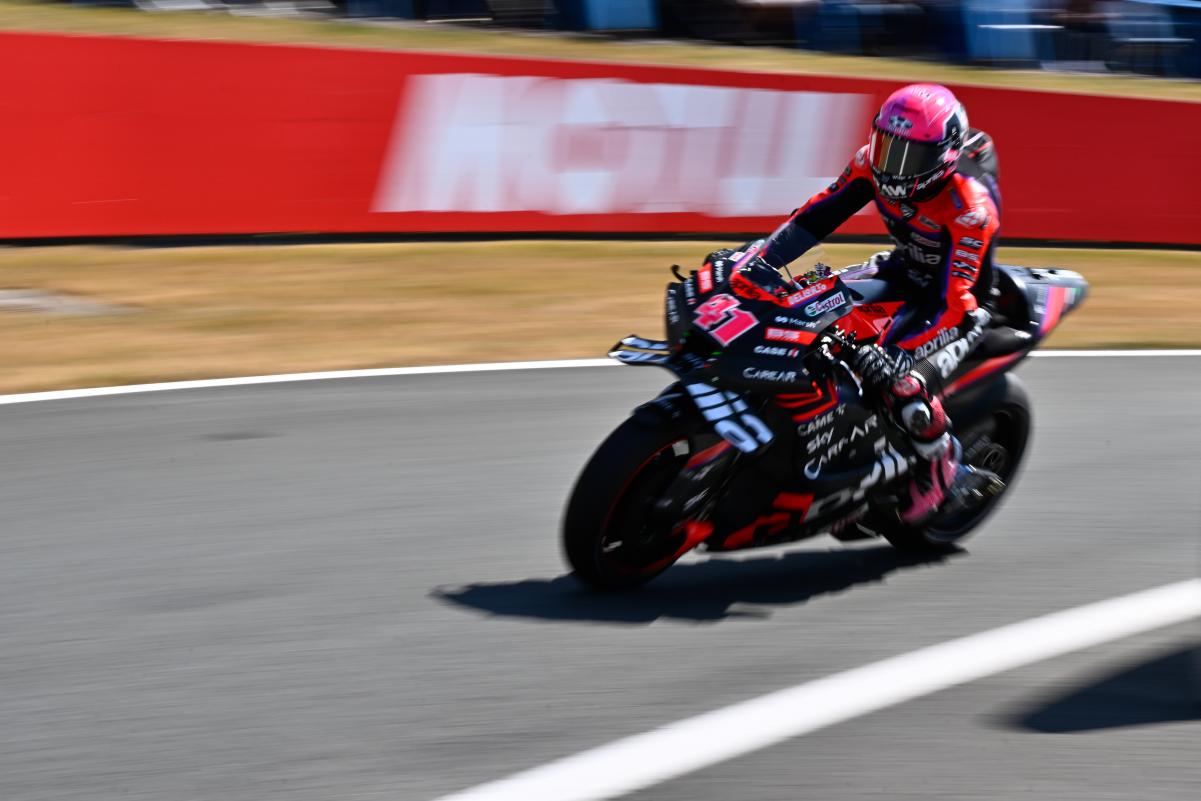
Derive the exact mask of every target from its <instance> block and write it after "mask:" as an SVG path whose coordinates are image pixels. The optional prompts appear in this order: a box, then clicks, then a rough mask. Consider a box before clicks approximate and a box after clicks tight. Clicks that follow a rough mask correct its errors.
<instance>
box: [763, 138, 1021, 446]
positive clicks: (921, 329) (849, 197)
mask: <svg viewBox="0 0 1201 801" xmlns="http://www.w3.org/2000/svg"><path fill="white" fill-rule="evenodd" d="M963 153H964V155H962V156H961V157H960V159H959V162H958V165H957V170H956V172H954V173H953V174H952V175H951V176H950V177H949V178H948V179H946V181H945V182H943V183H942V184H941V185H939V186H937V187H935V188H933V191H932V192H930V193H929V195H928V196H925V197H923V196H919V197H918V198H916V199H913V200H902V201H896V200H889V199H886V198H885V197H883V196H882V195H881V194H880V193H879V192H878V191H877V189H876V185H875V183H874V182H873V180H872V173H871V169H870V167H869V165H868V147H867V146H864V147H863V148H861V149H860V150H859V151H858V152H857V153H855V155H854V157H853V158H852V159H851V162H850V164H848V165H847V168H846V169H845V170H844V171H843V172H842V174H841V175H840V176H839V177H838V179H837V180H835V181H834V183H832V184H830V185H829V186H828V187H827V188H826V189H825V190H823V191H822V192H819V193H818V194H816V195H814V196H813V197H812V198H810V199H809V200H808V201H807V202H806V203H805V205H803V206H801V207H800V208H799V209H797V210H796V211H795V212H793V214H792V217H791V218H790V219H789V221H788V223H787V225H786V226H784V227H782V228H781V229H780V230H779V231H778V232H777V233H776V234H775V235H774V236H773V237H772V240H771V241H770V243H769V245H768V247H767V253H766V254H765V255H764V258H765V259H766V260H767V261H768V262H769V263H771V264H772V265H774V266H776V267H779V266H781V265H784V264H787V263H788V262H791V261H792V260H793V259H795V258H797V257H798V256H800V255H801V254H802V253H804V252H805V251H806V250H808V249H809V248H810V247H812V246H813V245H814V244H816V243H817V242H818V241H820V240H822V239H824V238H826V237H827V236H829V235H830V234H831V233H833V232H834V231H835V229H837V228H838V227H839V226H840V225H842V224H843V223H844V222H846V221H847V220H848V219H850V217H851V216H852V215H854V214H855V213H856V212H858V211H859V210H860V209H862V208H863V207H864V206H866V205H867V204H868V203H874V204H875V206H876V210H877V211H879V213H880V216H881V217H882V218H883V220H884V224H885V226H887V228H888V233H889V235H890V236H891V237H892V240H893V242H894V243H895V245H896V247H895V249H894V250H893V251H892V253H891V254H890V255H889V257H888V258H887V259H886V260H884V261H882V262H879V263H878V266H879V268H880V270H879V274H878V275H877V276H876V277H877V278H881V279H883V280H885V281H887V282H888V283H889V284H890V287H891V289H892V290H893V292H895V299H896V300H903V301H904V302H905V303H904V305H903V306H902V308H901V310H900V312H899V313H898V315H897V317H896V318H895V319H896V322H895V323H894V324H893V325H892V327H891V328H889V329H887V330H886V331H885V332H884V336H883V337H882V341H881V342H880V343H879V344H881V345H883V346H885V348H886V350H888V351H889V352H891V353H892V354H894V355H895V357H896V359H897V361H898V362H899V363H900V365H901V366H903V367H908V368H909V375H910V376H914V377H915V378H916V379H917V380H918V382H920V383H921V384H923V386H921V387H913V386H910V390H912V391H913V392H914V393H915V394H916V393H919V392H920V394H921V396H923V397H925V398H930V399H932V400H933V405H934V408H933V409H932V416H933V417H934V418H935V419H932V420H930V421H929V425H926V426H919V428H918V429H917V430H915V429H913V428H911V429H910V433H911V434H913V435H915V437H916V438H918V439H923V438H926V439H930V440H933V439H934V438H936V437H939V436H941V435H942V433H943V432H944V431H945V430H946V423H945V417H944V416H943V414H942V410H941V404H939V403H938V401H937V394H938V392H940V391H941V387H942V382H943V381H944V380H945V379H946V378H947V377H948V376H949V375H950V374H951V373H952V372H953V371H954V370H955V368H957V367H958V366H959V364H960V363H961V362H962V361H963V359H964V358H965V357H966V356H967V355H968V354H969V353H970V352H971V350H972V349H973V347H974V346H975V344H976V343H977V341H978V340H979V338H980V337H981V335H982V333H983V327H984V326H985V325H987V321H988V315H987V312H985V311H983V310H982V308H981V307H982V306H983V305H984V304H985V303H986V302H987V301H988V299H989V292H990V291H991V287H992V261H993V250H994V246H995V243H996V239H997V231H998V229H999V227H1000V213H999V207H1000V193H999V191H998V188H997V183H996V175H997V169H996V156H995V152H994V149H993V144H992V140H991V139H990V138H989V137H988V136H987V135H985V134H983V133H982V132H980V131H975V130H972V131H969V132H968V135H967V137H966V138H965V142H964V148H963ZM909 360H912V366H911V367H910V365H909V364H908V361H909ZM905 392H906V389H905V386H899V387H896V388H894V394H898V393H900V394H901V395H902V397H903V396H904V393H905ZM939 418H942V419H939ZM906 423H907V424H908V423H909V421H906ZM922 429H926V430H922ZM923 435H924V436H923Z"/></svg>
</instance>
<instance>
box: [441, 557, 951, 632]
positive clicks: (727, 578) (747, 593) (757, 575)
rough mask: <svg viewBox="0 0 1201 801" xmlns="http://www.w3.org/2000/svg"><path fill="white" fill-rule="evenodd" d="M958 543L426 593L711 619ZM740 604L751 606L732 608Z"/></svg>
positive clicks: (588, 612) (587, 611)
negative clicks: (610, 582) (630, 585)
mask: <svg viewBox="0 0 1201 801" xmlns="http://www.w3.org/2000/svg"><path fill="white" fill-rule="evenodd" d="M962 553H966V552H965V551H963V550H959V549H956V550H952V551H949V552H946V553H942V554H906V553H902V552H900V551H897V550H896V549H894V548H892V547H891V546H887V545H885V546H877V547H873V548H857V549H841V550H833V551H799V552H792V553H785V554H773V555H770V556H763V557H758V558H752V559H730V558H722V557H716V558H710V559H707V560H705V561H699V562H688V563H684V564H677V565H675V566H673V567H672V568H671V569H670V570H668V571H667V572H666V573H664V574H663V575H662V576H660V577H659V578H657V579H655V581H653V582H652V583H650V584H648V585H647V586H645V587H643V588H641V589H638V590H633V591H630V592H626V593H595V592H590V591H588V590H586V589H583V588H582V587H581V586H580V584H579V583H578V582H577V581H575V579H573V578H571V577H570V576H560V577H558V578H554V579H526V580H524V581H513V582H501V583H498V584H467V585H464V586H461V587H439V588H437V589H435V590H434V591H433V592H432V593H431V594H432V595H433V597H435V598H438V599H440V600H443V601H446V602H448V603H452V604H457V605H459V606H465V607H468V608H470V609H477V610H480V611H483V612H487V613H489V614H492V615H499V616H503V617H525V618H539V619H542V620H571V621H588V622H597V623H622V624H635V625H637V624H647V623H651V622H654V621H656V620H659V619H661V618H668V619H675V620H685V621H691V622H698V623H699V622H716V621H720V620H727V619H730V618H750V619H761V618H766V617H769V616H770V614H771V613H770V612H769V611H768V610H767V609H766V608H764V607H771V606H792V605H796V604H802V603H805V602H807V601H809V600H811V599H813V598H817V597H819V596H822V595H830V594H833V593H839V592H844V591H846V590H849V589H851V588H852V587H856V586H858V585H861V584H875V583H879V582H882V581H883V580H884V577H885V576H887V575H888V574H889V573H892V572H894V571H897V570H903V569H907V568H914V567H919V566H923V565H935V564H940V563H943V562H945V561H946V560H947V559H950V558H953V557H954V556H956V555H958V554H962ZM743 604H746V605H750V606H751V607H752V608H749V609H746V608H740V607H741V606H742V605H743Z"/></svg>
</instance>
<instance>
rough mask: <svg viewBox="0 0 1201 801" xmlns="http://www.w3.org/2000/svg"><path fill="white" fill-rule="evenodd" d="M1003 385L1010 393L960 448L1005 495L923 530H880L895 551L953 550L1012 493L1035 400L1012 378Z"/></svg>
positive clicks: (895, 524)
mask: <svg viewBox="0 0 1201 801" xmlns="http://www.w3.org/2000/svg"><path fill="white" fill-rule="evenodd" d="M1004 380H1005V381H1006V387H1005V392H1004V394H1003V395H1002V397H1001V399H1000V400H999V402H998V403H996V404H995V405H993V406H992V409H991V411H990V412H989V413H988V414H987V415H985V416H984V417H983V419H982V420H980V421H979V422H977V423H974V424H973V425H972V426H971V427H970V428H967V429H966V431H965V433H964V435H963V438H962V439H961V444H962V445H963V462H964V464H969V465H972V466H973V467H980V468H984V469H985V470H991V471H992V472H994V473H996V474H997V475H999V476H1000V477H1001V480H1002V481H1004V482H1005V489H1003V490H1002V491H1001V492H1000V493H998V494H997V495H994V496H992V497H990V498H988V499H986V500H985V501H984V502H982V503H981V504H980V505H979V506H976V507H974V508H971V509H966V510H963V511H960V512H953V513H943V514H940V515H936V516H935V517H934V518H933V519H931V520H929V521H928V522H926V523H925V524H924V525H922V526H919V527H913V526H906V525H904V524H903V523H901V522H900V521H895V520H894V521H892V522H890V523H888V524H886V525H883V526H877V527H876V529H877V530H878V531H879V533H881V534H883V535H884V537H885V538H886V539H887V540H888V541H889V542H890V543H891V544H892V545H893V547H895V548H898V549H900V550H903V551H911V552H924V553H930V552H938V551H949V550H953V549H954V548H955V547H956V546H957V545H958V544H959V542H960V541H962V540H963V539H965V538H966V537H967V536H968V535H969V534H971V533H972V532H973V531H975V530H976V528H977V527H979V526H980V524H981V523H983V522H984V521H985V520H986V519H987V518H988V516H989V515H991V514H992V513H993V511H994V510H995V509H996V508H997V505H998V504H999V503H1000V502H1001V499H1002V498H1004V497H1005V494H1006V493H1007V492H1009V490H1010V489H1011V488H1012V487H1013V483H1014V482H1015V481H1016V480H1017V476H1018V472H1019V470H1020V468H1021V465H1022V459H1023V458H1024V457H1025V455H1026V446H1027V444H1028V443H1029V441H1030V431H1031V415H1030V400H1029V397H1028V396H1027V395H1026V390H1025V389H1024V388H1023V387H1022V384H1021V382H1020V381H1018V380H1017V379H1016V378H1014V377H1013V376H1006V377H1005V379H1004Z"/></svg>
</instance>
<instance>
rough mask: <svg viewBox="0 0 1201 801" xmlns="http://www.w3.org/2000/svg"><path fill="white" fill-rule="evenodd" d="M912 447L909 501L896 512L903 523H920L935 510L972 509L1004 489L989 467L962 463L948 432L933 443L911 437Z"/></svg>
mask: <svg viewBox="0 0 1201 801" xmlns="http://www.w3.org/2000/svg"><path fill="white" fill-rule="evenodd" d="M913 447H914V450H915V451H916V453H917V456H918V459H917V464H916V465H915V466H914V474H913V481H912V482H911V484H910V487H909V498H910V503H909V506H908V507H907V508H906V509H905V510H904V511H902V512H901V513H900V517H901V520H902V521H903V522H904V523H905V524H907V525H910V526H917V525H921V524H922V523H924V522H925V521H926V520H928V519H929V518H930V517H931V516H932V515H933V514H934V513H935V512H938V511H942V512H961V511H966V510H968V509H974V508H976V507H977V506H979V505H980V504H981V503H983V502H984V501H985V500H987V499H988V498H991V497H993V496H995V495H999V494H1000V492H1001V490H1003V489H1004V488H1005V482H1004V481H1002V480H1001V477H1000V476H998V475H997V474H996V473H994V472H992V471H991V470H984V469H983V468H979V467H972V466H971V465H965V464H962V463H961V462H960V456H961V447H960V445H959V440H957V439H955V438H954V437H952V436H951V435H950V434H949V433H944V434H943V435H942V436H941V437H939V438H938V440H936V441H935V442H920V441H917V440H915V441H914V442H913Z"/></svg>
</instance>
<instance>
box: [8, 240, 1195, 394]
mask: <svg viewBox="0 0 1201 801" xmlns="http://www.w3.org/2000/svg"><path fill="white" fill-rule="evenodd" d="M717 246H719V243H711V242H682V241H681V242H658V243H645V242H563V241H555V242H540V241H514V242H488V243H405V244H353V245H299V246H250V247H196V248H165V249H150V248H119V247H61V248H60V247H55V248H29V249H21V248H18V249H7V250H0V288H34V289H40V290H45V291H50V292H57V293H68V294H72V295H78V296H81V297H83V298H84V299H88V300H92V301H97V302H101V303H106V304H113V305H115V306H119V307H124V308H125V309H126V311H125V312H124V313H119V314H112V315H106V316H55V315H50V314H43V313H34V312H15V311H8V312H0V336H3V339H4V341H5V342H6V343H8V345H7V347H6V348H5V352H6V359H5V370H4V373H3V375H2V376H0V391H4V392H18V391H29V390H38V389H55V388H65V387H80V386H102V385H110V384H124V383H138V382H145V381H157V380H174V379H188V378H207V377H214V376H230V375H252V374H259V373H279V372H292V371H305V370H323V369H342V368H357V367H377V366H397V365H416V364H434V363H461V362H474V361H512V360H520V359H550V358H570V357H589V356H599V355H602V354H603V353H604V351H605V350H606V348H607V347H608V346H609V345H610V344H612V342H614V341H615V340H616V339H617V338H619V337H621V336H624V335H625V334H628V333H630V332H635V331H636V332H639V333H643V334H646V335H651V336H655V335H658V334H659V332H660V331H661V330H662V323H661V319H660V314H661V295H662V287H663V285H664V283H665V282H666V281H667V280H668V279H669V274H668V271H667V267H668V265H670V264H672V263H673V262H676V263H680V264H685V265H689V264H696V263H697V262H698V261H699V259H700V258H701V257H703V255H704V254H705V253H706V252H708V251H709V250H711V249H713V248H715V247H717ZM874 249H875V248H873V247H872V246H868V245H857V246H855V245H838V246H832V247H829V248H828V249H827V253H828V260H829V261H830V262H831V263H833V264H836V265H840V264H845V263H850V262H852V261H855V260H858V259H861V258H863V257H864V256H865V255H866V254H868V253H870V252H871V251H872V250H874ZM1003 256H1004V258H1006V259H1007V260H1009V261H1013V262H1017V263H1024V264H1030V265H1037V266H1062V267H1069V268H1072V269H1076V270H1079V271H1081V272H1083V273H1084V274H1085V275H1086V276H1087V277H1088V278H1089V280H1090V281H1091V282H1092V285H1093V296H1092V297H1091V298H1090V299H1089V301H1088V303H1087V304H1086V306H1085V307H1084V308H1083V309H1082V310H1081V311H1080V312H1079V313H1077V314H1074V315H1073V316H1071V317H1069V318H1068V319H1067V321H1066V323H1065V324H1064V325H1063V327H1062V329H1061V331H1060V332H1059V333H1057V334H1056V335H1055V337H1054V339H1053V341H1052V345H1054V346H1057V347H1144V346H1155V347H1184V346H1198V345H1201V315H1199V314H1198V313H1197V311H1196V310H1197V309H1198V308H1201V254H1198V253H1183V252H1167V253H1151V252H1139V251H1063V250H1058V251H1057V250H1041V249H1022V250H1009V251H1005V252H1004V253H1003Z"/></svg>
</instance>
